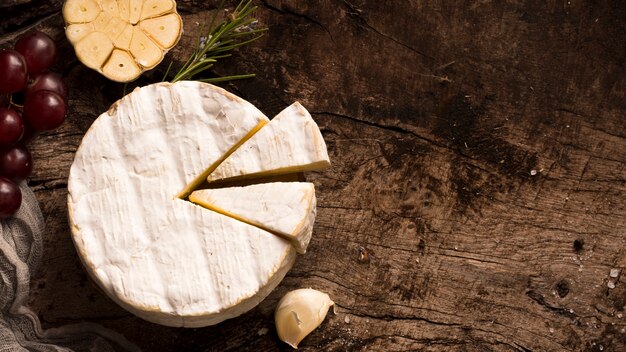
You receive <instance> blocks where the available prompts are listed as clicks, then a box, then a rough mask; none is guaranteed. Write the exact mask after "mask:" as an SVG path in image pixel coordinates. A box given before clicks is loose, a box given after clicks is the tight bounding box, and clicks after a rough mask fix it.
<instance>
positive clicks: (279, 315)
mask: <svg viewBox="0 0 626 352" xmlns="http://www.w3.org/2000/svg"><path fill="white" fill-rule="evenodd" d="M333 305H335V303H334V302H333V301H331V299H330V297H329V296H328V295H327V294H325V293H323V292H320V291H317V290H314V289H311V288H304V289H298V290H293V291H291V292H288V293H287V294H286V295H285V296H284V297H283V298H282V299H281V300H280V301H279V302H278V306H277V307H276V312H275V313H274V322H275V324H276V330H277V332H278V337H279V338H280V339H281V340H282V341H284V342H286V343H287V344H289V345H290V346H291V347H293V348H298V344H299V343H300V341H302V339H304V338H305V337H306V336H307V335H308V334H310V333H311V332H312V331H313V330H315V328H317V327H318V326H319V325H320V324H321V323H322V322H323V321H324V318H326V314H327V313H328V309H329V308H330V307H332V306H333Z"/></svg>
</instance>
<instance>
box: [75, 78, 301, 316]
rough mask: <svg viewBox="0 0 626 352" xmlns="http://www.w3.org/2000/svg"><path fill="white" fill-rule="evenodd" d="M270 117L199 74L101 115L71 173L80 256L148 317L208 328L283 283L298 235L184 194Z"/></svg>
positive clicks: (110, 289)
mask: <svg viewBox="0 0 626 352" xmlns="http://www.w3.org/2000/svg"><path fill="white" fill-rule="evenodd" d="M267 121H268V119H267V118H266V117H265V116H264V115H263V114H262V113H261V112H260V111H259V110H258V109H256V108H255V107H254V106H253V105H251V104H250V103H248V102H246V101H244V100H242V99H240V98H238V97H236V96H234V95H232V94H229V93H227V92H226V91H224V90H222V89H220V88H217V87H214V86H211V85H209V84H204V83H199V82H189V81H187V82H178V83H175V84H170V83H159V84H154V85H149V86H145V87H142V88H138V89H136V90H135V91H133V92H132V93H131V94H129V95H127V96H126V97H124V98H122V99H121V100H119V101H118V102H116V103H115V104H114V105H113V106H112V107H111V108H110V109H109V111H108V112H106V113H104V114H102V115H101V116H100V117H98V118H97V119H96V120H95V121H94V123H93V125H92V126H91V128H90V129H89V131H87V133H86V134H85V137H84V138H83V140H82V142H81V145H80V147H79V148H78V151H77V152H76V156H75V159H74V162H73V164H72V166H71V169H70V176H69V181H68V190H69V195H68V209H69V215H70V225H71V230H72V239H73V241H74V244H75V246H76V248H77V252H78V253H79V256H80V258H81V260H82V261H83V263H84V265H85V268H86V270H87V271H88V272H89V274H90V275H91V277H92V278H93V279H94V281H95V282H96V283H98V285H99V286H101V287H102V289H103V290H104V291H105V292H106V293H107V295H108V296H109V297H111V298H112V299H113V300H115V301H116V302H118V303H119V304H120V305H121V306H122V307H124V308H126V309H127V310H129V311H131V312H133V313H134V314H136V315H138V316H140V317H142V318H144V319H146V320H149V321H152V322H156V323H160V324H164V325H169V326H186V327H199V326H206V325H211V324H216V323H218V322H220V321H222V320H224V319H228V318H231V317H235V316H237V315H240V314H242V313H244V312H245V311H247V310H249V309H251V308H252V307H254V306H255V305H256V304H258V303H259V302H260V301H261V300H262V299H263V298H264V297H266V296H267V295H268V294H269V292H270V291H271V290H272V289H273V288H274V287H276V286H277V285H278V283H279V282H280V281H281V280H282V278H283V277H284V275H285V273H286V272H287V271H288V270H289V268H290V267H291V266H292V265H293V263H294V260H295V255H296V251H295V249H294V248H293V246H292V245H291V244H290V243H289V242H288V241H286V240H284V239H282V238H280V237H279V236H276V235H274V234H271V233H269V232H267V231H264V230H262V229H260V228H258V227H255V226H251V225H249V224H246V223H244V222H241V221H238V220H236V219H233V218H231V217H227V216H224V215H222V214H218V213H216V212H213V211H211V210H208V209H205V208H203V207H200V206H197V205H195V204H193V203H191V202H188V201H186V200H183V199H180V198H177V197H176V195H177V194H178V193H180V192H181V191H182V190H186V189H188V188H190V187H192V186H193V185H195V184H196V183H197V182H199V181H201V180H202V179H204V178H206V174H207V173H208V172H209V170H211V169H212V168H214V167H215V166H216V165H217V164H218V163H219V162H220V160H223V159H224V157H225V155H227V154H228V153H230V152H232V150H234V149H236V148H237V147H238V146H239V145H240V144H241V143H242V142H243V141H244V139H245V138H247V137H248V136H249V135H251V134H252V133H253V132H254V131H256V130H258V129H259V128H261V126H263V125H264V124H265V123H267ZM190 185H191V186H190Z"/></svg>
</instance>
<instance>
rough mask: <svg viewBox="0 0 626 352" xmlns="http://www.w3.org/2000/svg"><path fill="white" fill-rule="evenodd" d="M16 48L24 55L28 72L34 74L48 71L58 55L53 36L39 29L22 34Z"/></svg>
mask: <svg viewBox="0 0 626 352" xmlns="http://www.w3.org/2000/svg"><path fill="white" fill-rule="evenodd" d="M15 50H17V51H18V52H20V53H21V54H22V55H24V58H25V59H26V66H27V67H28V73H30V74H31V75H32V76H34V75H38V74H40V73H43V72H46V71H48V69H49V68H50V66H52V64H53V63H54V59H55V58H56V55H57V48H56V45H55V44H54V41H53V40H52V38H50V37H49V36H48V35H47V34H45V33H43V32H39V31H34V32H29V33H26V34H24V35H22V36H21V37H20V38H19V39H18V40H17V43H15Z"/></svg>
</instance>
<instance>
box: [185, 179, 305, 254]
mask: <svg viewBox="0 0 626 352" xmlns="http://www.w3.org/2000/svg"><path fill="white" fill-rule="evenodd" d="M189 200H190V201H192V202H194V203H196V204H198V205H201V206H203V207H206V208H208V209H211V210H214V211H216V212H218V213H221V214H224V215H227V216H230V217H232V218H234V219H237V220H240V221H243V222H246V223H248V224H251V225H254V226H257V227H260V228H262V229H264V230H267V231H270V232H272V233H275V234H278V235H279V236H281V237H284V238H286V239H287V240H289V241H291V243H293V245H294V246H295V247H296V250H297V251H298V252H299V253H305V252H306V247H307V246H308V244H309V241H310V240H311V234H312V233H313V223H314V222H315V186H314V185H313V184H312V183H308V182H274V183H262V184H256V185H250V186H245V187H229V188H216V189H202V190H198V191H195V192H193V193H191V195H189Z"/></svg>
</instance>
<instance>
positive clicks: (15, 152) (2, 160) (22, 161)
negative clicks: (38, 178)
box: [0, 145, 33, 182]
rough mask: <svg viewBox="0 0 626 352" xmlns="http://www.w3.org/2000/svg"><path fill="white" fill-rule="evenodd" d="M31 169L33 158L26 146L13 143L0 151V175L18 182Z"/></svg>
mask: <svg viewBox="0 0 626 352" xmlns="http://www.w3.org/2000/svg"><path fill="white" fill-rule="evenodd" d="M31 171H33V158H32V157H31V155H30V152H29V151H28V149H26V147H24V146H22V145H15V146H13V147H9V148H5V149H3V150H2V151H0V175H2V176H4V177H6V178H9V179H11V180H13V181H16V182H19V181H21V180H25V179H26V178H27V177H28V176H30V173H31Z"/></svg>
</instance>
